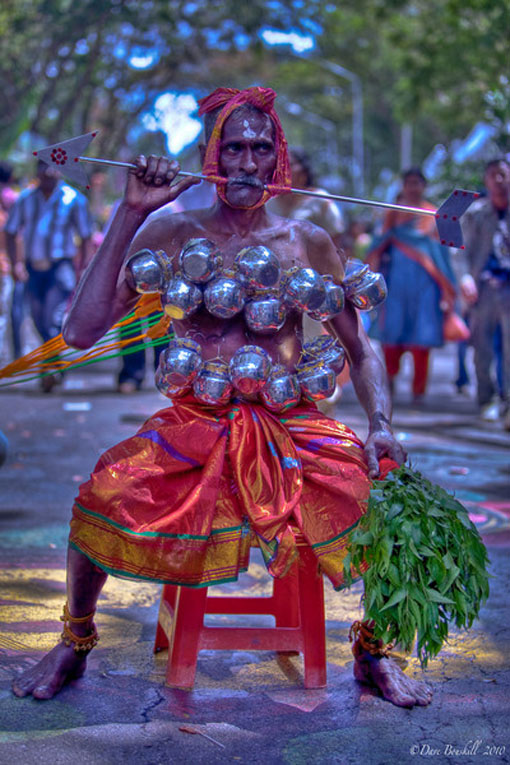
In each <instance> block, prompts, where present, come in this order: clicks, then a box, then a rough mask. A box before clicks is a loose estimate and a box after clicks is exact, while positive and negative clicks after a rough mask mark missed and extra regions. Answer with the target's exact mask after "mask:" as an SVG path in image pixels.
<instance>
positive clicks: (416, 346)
mask: <svg viewBox="0 0 510 765" xmlns="http://www.w3.org/2000/svg"><path fill="white" fill-rule="evenodd" d="M402 182H403V185H402V192H401V194H400V195H399V199H398V201H399V204H402V205H405V206H409V207H420V208H423V209H425V210H432V209H435V208H434V206H433V205H432V204H431V203H430V202H428V201H427V200H426V199H424V196H423V195H424V192H425V185H426V181H425V177H424V175H423V173H422V172H421V170H420V169H419V168H410V169H409V170H407V171H406V172H404V173H403V175H402ZM367 261H368V262H369V264H370V266H371V267H372V269H373V270H377V271H381V272H382V273H383V274H384V277H385V279H386V283H387V285H388V298H387V300H386V301H385V302H384V303H383V304H382V305H381V307H380V308H379V309H378V310H377V312H376V315H375V316H374V318H373V320H372V325H371V328H370V335H371V336H372V337H373V338H375V339H377V340H380V342H381V344H382V349H383V352H384V357H385V361H386V368H387V371H388V377H389V380H390V386H391V388H392V390H393V388H394V383H395V378H396V376H397V374H398V372H399V369H400V360H401V358H402V355H403V354H404V353H405V352H406V351H409V352H410V353H411V354H412V356H413V362H414V375H413V384H412V391H413V396H414V398H415V400H419V399H420V398H422V397H423V395H424V394H425V391H426V387H427V379H428V369H429V356H430V349H431V348H439V347H440V346H442V345H443V344H444V337H443V315H444V312H445V311H450V310H451V309H452V308H453V304H454V301H455V294H456V289H455V277H454V274H453V271H452V268H451V264H450V258H449V251H448V248H447V247H444V246H443V245H441V244H440V242H439V239H438V236H437V230H436V225H435V219H434V218H433V217H432V216H429V215H427V216H425V215H419V214H414V213H406V212H402V211H400V210H389V211H388V213H387V214H386V217H385V220H384V227H383V232H382V234H381V236H380V237H378V238H377V239H376V240H374V242H373V244H372V247H371V249H370V251H369V252H368V254H367Z"/></svg>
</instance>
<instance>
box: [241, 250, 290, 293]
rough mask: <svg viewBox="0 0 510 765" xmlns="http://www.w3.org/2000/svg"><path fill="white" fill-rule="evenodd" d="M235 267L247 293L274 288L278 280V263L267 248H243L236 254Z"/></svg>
mask: <svg viewBox="0 0 510 765" xmlns="http://www.w3.org/2000/svg"><path fill="white" fill-rule="evenodd" d="M234 263H235V266H236V267H237V269H238V271H239V275H240V278H241V281H242V283H243V285H244V286H245V287H246V289H247V290H248V291H250V290H264V289H269V288H271V287H275V286H276V285H277V284H278V280H279V279H280V263H279V261H278V258H277V257H276V255H275V254H274V252H272V250H270V249H269V248H268V247H263V246H262V245H259V246H256V247H244V248H243V249H242V250H240V252H238V253H237V255H236V257H235V260H234Z"/></svg>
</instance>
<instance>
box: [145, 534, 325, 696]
mask: <svg viewBox="0 0 510 765" xmlns="http://www.w3.org/2000/svg"><path fill="white" fill-rule="evenodd" d="M298 551H299V558H298V560H297V561H296V563H294V564H293V566H292V568H291V570H290V571H289V573H288V574H287V575H286V576H285V577H283V578H282V579H274V580H273V582H274V583H273V594H272V596H271V597H228V596H220V597H207V589H208V588H207V587H200V588H191V587H180V586H177V585H171V584H166V585H165V586H164V587H163V593H162V596H161V603H160V607H159V615H158V626H157V630H156V641H155V644H154V651H155V652H157V651H161V650H164V649H165V648H168V663H167V670H166V684H167V685H169V686H171V687H173V688H187V689H190V688H192V687H193V683H194V681H195V672H196V667H197V658H198V652H199V651H201V650H202V649H209V650H214V649H216V650H218V649H219V650H225V649H227V650H228V649H231V650H232V649H233V650H250V651H252V650H261V651H278V652H288V651H300V652H302V653H303V655H304V665H305V678H304V685H305V688H323V687H324V686H325V685H326V630H325V619H324V587H323V582H322V575H321V574H319V572H318V566H317V558H316V557H315V555H314V554H313V552H312V549H311V548H310V547H309V546H308V545H306V546H301V545H299V546H298ZM206 613H207V614H272V615H273V616H274V617H275V621H276V626H275V627H229V626H226V627H206V626H205V625H204V614H206Z"/></svg>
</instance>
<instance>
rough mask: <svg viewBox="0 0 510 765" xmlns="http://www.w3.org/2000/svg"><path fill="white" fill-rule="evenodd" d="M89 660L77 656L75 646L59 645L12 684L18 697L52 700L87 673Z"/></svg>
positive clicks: (81, 655) (80, 655)
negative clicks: (64, 688) (69, 683)
mask: <svg viewBox="0 0 510 765" xmlns="http://www.w3.org/2000/svg"><path fill="white" fill-rule="evenodd" d="M86 666H87V658H86V656H84V655H83V654H77V653H76V651H75V650H74V648H73V646H72V645H70V646H67V645H65V643H63V642H62V643H58V645H56V646H55V648H52V650H51V651H50V652H49V653H47V654H46V656H44V657H43V658H42V659H41V661H39V662H38V663H37V664H35V665H34V666H33V667H30V669H27V670H26V671H25V672H23V673H22V674H21V675H19V677H17V678H15V679H14V680H13V683H12V690H13V692H14V694H15V695H16V696H29V695H30V694H32V696H33V697H34V699H51V698H53V696H55V695H56V694H57V693H58V692H59V691H60V689H61V688H62V686H63V685H65V683H68V682H70V681H71V680H76V679H77V678H78V677H81V676H82V675H83V673H84V672H85V669H86Z"/></svg>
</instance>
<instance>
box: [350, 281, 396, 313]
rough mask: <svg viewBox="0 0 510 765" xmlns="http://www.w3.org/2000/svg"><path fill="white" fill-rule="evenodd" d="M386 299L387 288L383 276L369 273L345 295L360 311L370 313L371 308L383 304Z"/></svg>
mask: <svg viewBox="0 0 510 765" xmlns="http://www.w3.org/2000/svg"><path fill="white" fill-rule="evenodd" d="M387 297H388V287H387V286H386V280H385V278H384V276H383V275H382V274H380V273H378V272H374V271H369V272H368V273H367V274H365V275H364V277H363V280H362V281H361V283H359V284H358V285H357V286H356V288H351V289H350V290H349V294H348V295H347V300H350V301H351V303H352V304H353V305H355V306H356V308H359V310H360V311H371V310H372V308H376V306H378V305H380V304H381V303H384V301H385V300H386V298H387Z"/></svg>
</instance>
